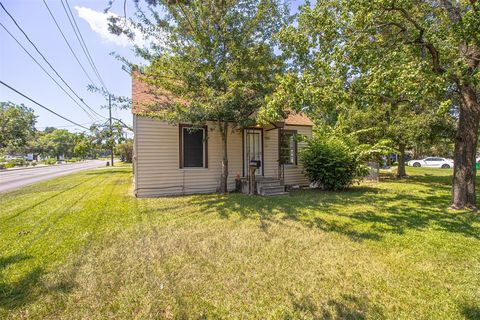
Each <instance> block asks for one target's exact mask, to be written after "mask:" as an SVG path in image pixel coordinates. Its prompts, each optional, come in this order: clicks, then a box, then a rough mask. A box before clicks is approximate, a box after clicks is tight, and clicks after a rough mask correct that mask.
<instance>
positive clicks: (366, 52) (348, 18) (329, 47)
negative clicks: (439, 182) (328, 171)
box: [263, 0, 480, 208]
mask: <svg viewBox="0 0 480 320" xmlns="http://www.w3.org/2000/svg"><path fill="white" fill-rule="evenodd" d="M283 39H284V50H285V52H286V53H287V54H291V55H292V59H293V67H292V72H291V73H289V74H287V75H286V76H285V77H283V79H282V80H281V81H282V85H283V89H281V90H280V93H279V94H278V95H277V96H275V97H273V98H272V99H271V102H272V103H270V106H271V105H280V104H282V103H284V101H282V99H283V100H284V97H289V99H291V100H292V101H295V103H291V107H297V108H302V107H303V108H314V109H320V110H322V112H324V113H326V114H330V111H331V110H332V109H335V108H348V107H349V103H350V102H351V99H350V98H351V95H359V94H360V95H361V94H374V95H378V96H381V95H386V96H387V97H389V99H391V100H392V97H393V98H394V99H393V100H392V101H397V100H399V99H400V100H403V99H402V97H403V96H404V97H406V100H413V101H415V99H416V98H417V97H420V96H421V92H422V91H426V92H429V93H431V94H435V93H437V98H438V100H440V99H441V98H442V97H446V96H448V95H449V94H450V93H451V94H454V95H455V99H454V101H458V104H452V106H451V107H452V108H457V109H456V110H454V112H455V113H456V114H457V117H458V130H457V133H456V138H455V156H454V158H455V159H454V160H455V169H454V178H453V188H452V207H454V208H463V207H469V208H476V196H475V155H476V151H477V134H478V123H479V120H480V103H479V91H480V85H479V83H480V76H479V72H478V69H479V63H480V2H479V1H476V0H470V1H465V0H462V1H460V0H459V1H455V2H453V1H450V0H439V1H427V0H402V1H395V0H374V1H364V0H351V1H339V0H319V1H317V3H316V5H315V6H314V7H313V8H312V7H310V6H309V5H306V6H304V7H303V8H302V10H301V13H300V15H299V19H298V24H296V25H291V26H289V27H287V28H285V30H284V31H283ZM292 53H293V54H292ZM392 74H394V75H395V81H394V82H392V80H393V78H392V77H391V76H392ZM372 75H373V78H374V79H377V80H379V79H387V80H388V81H389V82H390V83H391V84H393V85H394V86H393V87H392V86H391V85H387V88H386V89H387V90H384V87H383V86H378V87H377V88H376V89H375V90H372V89H373V87H374V86H373V87H372V86H371V85H369V84H368V83H367V82H363V84H365V85H366V87H365V86H364V87H360V88H356V87H355V86H354V84H355V82H356V81H355V80H356V79H357V78H359V77H369V76H372ZM382 77H383V78H382ZM380 83H383V84H386V83H388V82H387V81H380ZM285 88H290V89H285ZM292 88H293V90H292ZM412 88H413V89H412ZM291 93H293V94H291ZM289 94H291V95H289ZM279 101H280V102H282V103H278V102H279ZM432 108H438V105H432ZM272 110H274V109H272V108H268V109H266V110H265V111H263V113H264V114H266V115H267V116H269V115H271V114H272V113H273V114H275V111H272Z"/></svg>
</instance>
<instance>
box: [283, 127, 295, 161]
mask: <svg viewBox="0 0 480 320" xmlns="http://www.w3.org/2000/svg"><path fill="white" fill-rule="evenodd" d="M296 151H297V150H295V134H294V133H293V132H284V133H283V136H282V139H281V140H280V161H281V163H283V164H295V153H296Z"/></svg>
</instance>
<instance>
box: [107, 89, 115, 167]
mask: <svg viewBox="0 0 480 320" xmlns="http://www.w3.org/2000/svg"><path fill="white" fill-rule="evenodd" d="M108 114H109V119H110V142H111V144H112V145H111V150H110V160H111V163H112V167H113V149H114V140H113V127H112V96H111V95H110V93H109V94H108Z"/></svg>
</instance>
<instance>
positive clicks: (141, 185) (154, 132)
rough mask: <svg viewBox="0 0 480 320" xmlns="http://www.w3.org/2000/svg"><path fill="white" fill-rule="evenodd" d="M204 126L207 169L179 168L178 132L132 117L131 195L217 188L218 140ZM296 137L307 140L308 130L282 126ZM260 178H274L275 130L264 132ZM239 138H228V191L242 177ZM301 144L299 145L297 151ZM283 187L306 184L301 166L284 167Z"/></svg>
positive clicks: (238, 133)
mask: <svg viewBox="0 0 480 320" xmlns="http://www.w3.org/2000/svg"><path fill="white" fill-rule="evenodd" d="M207 126H208V168H184V169H181V168H179V162H180V160H179V147H180V145H179V128H178V126H174V125H171V124H168V123H167V122H165V121H161V120H158V119H151V118H147V117H141V116H136V115H135V116H134V131H135V139H134V141H135V145H134V150H135V157H134V172H135V178H134V182H135V192H136V195H137V196H138V197H155V196H164V195H175V194H192V193H212V192H217V191H218V189H219V186H220V174H221V163H222V154H221V137H220V133H219V132H218V131H217V130H216V129H215V130H212V129H213V128H214V124H213V123H207ZM285 129H287V130H297V131H298V133H299V134H305V135H307V136H311V133H312V128H311V127H308V126H286V127H285ZM263 133H264V135H263V136H264V140H263V144H264V146H263V147H264V154H263V157H264V176H266V177H278V130H277V129H275V130H270V131H267V130H264V132H263ZM243 146H244V145H243V134H242V132H241V131H239V130H236V131H233V132H232V131H231V130H230V132H229V136H228V160H229V180H228V186H229V190H233V189H234V188H235V177H236V176H237V174H238V175H240V176H242V174H243V150H242V148H243ZM301 146H302V144H300V143H299V146H298V147H299V148H301ZM285 183H286V184H302V185H303V184H308V181H307V180H306V179H305V177H304V175H303V173H302V167H301V165H299V166H295V167H289V166H286V167H285Z"/></svg>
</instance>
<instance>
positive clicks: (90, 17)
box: [75, 6, 146, 47]
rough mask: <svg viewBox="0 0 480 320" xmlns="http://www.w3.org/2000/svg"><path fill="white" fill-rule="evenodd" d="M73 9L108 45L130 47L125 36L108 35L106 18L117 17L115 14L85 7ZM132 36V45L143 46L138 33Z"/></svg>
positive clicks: (143, 42)
mask: <svg viewBox="0 0 480 320" xmlns="http://www.w3.org/2000/svg"><path fill="white" fill-rule="evenodd" d="M75 9H76V10H77V12H78V16H79V17H80V18H82V19H84V20H85V21H87V23H88V24H89V25H90V28H91V29H92V30H93V31H94V32H95V33H97V34H98V35H100V37H101V38H102V39H103V40H105V41H107V42H110V43H114V44H116V45H118V46H121V47H129V46H131V45H132V43H131V42H130V40H129V39H128V38H127V36H125V35H123V34H122V35H120V36H117V35H114V34H112V33H110V31H108V23H109V22H108V18H110V17H112V16H113V17H118V15H116V14H115V13H113V12H108V13H104V12H103V11H95V10H92V9H90V8H87V7H79V6H76V7H75ZM122 19H123V18H122ZM134 34H135V38H134V39H135V40H134V43H135V44H136V45H139V46H143V45H145V43H146V42H145V41H144V40H143V38H142V34H141V33H140V32H138V31H136V32H134Z"/></svg>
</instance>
